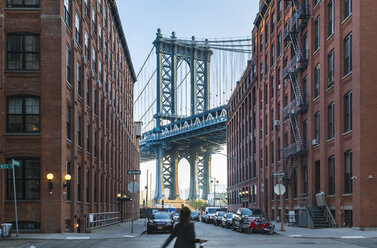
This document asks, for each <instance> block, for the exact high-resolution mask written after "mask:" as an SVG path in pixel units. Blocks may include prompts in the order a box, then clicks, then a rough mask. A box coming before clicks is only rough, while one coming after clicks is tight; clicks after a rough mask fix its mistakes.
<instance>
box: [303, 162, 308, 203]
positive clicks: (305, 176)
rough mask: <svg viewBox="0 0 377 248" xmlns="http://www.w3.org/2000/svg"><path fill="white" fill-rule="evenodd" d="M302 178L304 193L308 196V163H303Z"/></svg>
mask: <svg viewBox="0 0 377 248" xmlns="http://www.w3.org/2000/svg"><path fill="white" fill-rule="evenodd" d="M303 174H304V175H303V179H304V194H305V195H306V196H308V165H306V164H305V165H304V169H303Z"/></svg>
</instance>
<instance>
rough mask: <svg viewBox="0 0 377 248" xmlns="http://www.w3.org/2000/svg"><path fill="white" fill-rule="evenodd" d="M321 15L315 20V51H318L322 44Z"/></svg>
mask: <svg viewBox="0 0 377 248" xmlns="http://www.w3.org/2000/svg"><path fill="white" fill-rule="evenodd" d="M319 21H320V17H319V16H318V17H317V19H315V22H314V51H317V50H318V49H319V44H320V40H319V39H320V36H319V34H320V32H321V30H320V22H319Z"/></svg>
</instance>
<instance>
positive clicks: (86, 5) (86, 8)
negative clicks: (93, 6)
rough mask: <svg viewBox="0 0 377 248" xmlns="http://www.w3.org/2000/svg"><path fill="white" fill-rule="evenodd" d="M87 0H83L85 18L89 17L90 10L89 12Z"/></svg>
mask: <svg viewBox="0 0 377 248" xmlns="http://www.w3.org/2000/svg"><path fill="white" fill-rule="evenodd" d="M88 1H89V0H85V15H86V17H87V18H89V15H90V12H89V3H88Z"/></svg>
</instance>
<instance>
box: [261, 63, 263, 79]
mask: <svg viewBox="0 0 377 248" xmlns="http://www.w3.org/2000/svg"><path fill="white" fill-rule="evenodd" d="M262 80H263V61H261V62H260V81H262Z"/></svg>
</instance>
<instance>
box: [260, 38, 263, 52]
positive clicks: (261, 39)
mask: <svg viewBox="0 0 377 248" xmlns="http://www.w3.org/2000/svg"><path fill="white" fill-rule="evenodd" d="M260 51H261V52H262V51H263V34H261V35H260Z"/></svg>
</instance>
